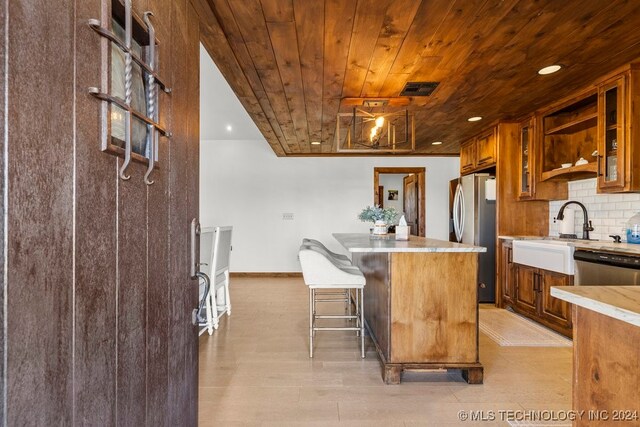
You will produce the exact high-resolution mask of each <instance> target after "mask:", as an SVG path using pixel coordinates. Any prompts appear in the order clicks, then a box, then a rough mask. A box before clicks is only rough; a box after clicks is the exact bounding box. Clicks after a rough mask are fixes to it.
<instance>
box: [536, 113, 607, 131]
mask: <svg viewBox="0 0 640 427" xmlns="http://www.w3.org/2000/svg"><path fill="white" fill-rule="evenodd" d="M597 120H598V113H597V112H595V113H589V114H585V115H584V116H580V117H578V118H576V119H574V120H571V121H570V122H567V123H563V124H561V125H559V126H555V127H552V128H551V129H548V130H546V131H545V133H544V134H545V135H558V134H568V133H576V132H579V131H581V130H585V129H588V128H591V127H594V126H596V124H597Z"/></svg>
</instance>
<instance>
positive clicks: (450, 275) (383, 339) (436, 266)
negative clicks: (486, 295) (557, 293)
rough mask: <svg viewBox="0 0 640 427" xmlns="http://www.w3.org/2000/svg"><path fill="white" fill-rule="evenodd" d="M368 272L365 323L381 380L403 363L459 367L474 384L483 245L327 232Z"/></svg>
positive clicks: (396, 377) (479, 373) (479, 371)
mask: <svg viewBox="0 0 640 427" xmlns="http://www.w3.org/2000/svg"><path fill="white" fill-rule="evenodd" d="M333 236H334V237H335V238H336V239H337V240H338V242H340V244H342V246H344V247H345V248H346V249H347V250H348V251H349V252H350V253H351V255H352V261H353V264H354V265H357V266H358V267H359V268H360V269H361V270H362V273H363V274H364V275H365V277H366V279H367V284H366V286H365V291H364V317H365V326H366V328H367V331H368V332H369V334H370V335H371V339H372V340H373V343H374V344H375V346H376V350H377V352H378V356H379V357H380V361H381V364H382V372H383V373H382V376H383V379H384V381H385V383H387V384H399V383H400V380H401V375H402V372H403V371H405V370H427V369H460V370H462V376H463V378H464V379H465V380H466V381H467V382H468V383H470V384H481V383H482V380H483V367H482V364H481V363H480V360H479V354H478V297H477V283H478V281H477V272H478V253H479V252H485V251H486V248H482V247H478V246H470V245H464V244H459V243H452V242H447V241H444V240H437V239H428V238H424V237H415V236H410V240H408V241H401V240H395V239H394V237H395V236H394V235H393V234H391V235H389V236H388V237H387V238H377V237H376V238H371V237H370V236H369V235H368V234H342V233H336V234H334V235H333Z"/></svg>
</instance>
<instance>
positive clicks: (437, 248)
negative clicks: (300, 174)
mask: <svg viewBox="0 0 640 427" xmlns="http://www.w3.org/2000/svg"><path fill="white" fill-rule="evenodd" d="M333 237H335V238H336V240H337V241H338V242H340V244H341V245H342V246H344V247H345V248H346V249H347V250H348V251H349V252H383V253H384V252H486V251H487V248H483V247H481V246H471V245H464V244H461V243H454V242H448V241H446V240H438V239H428V238H425V237H416V236H410V237H409V240H395V235H394V234H389V235H388V238H386V239H380V238H371V237H370V236H369V234H352V233H334V234H333Z"/></svg>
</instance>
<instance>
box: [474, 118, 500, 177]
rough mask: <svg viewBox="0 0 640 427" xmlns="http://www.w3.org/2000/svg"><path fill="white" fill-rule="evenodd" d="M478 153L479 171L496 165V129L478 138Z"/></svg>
mask: <svg viewBox="0 0 640 427" xmlns="http://www.w3.org/2000/svg"><path fill="white" fill-rule="evenodd" d="M476 151H477V154H476V158H477V159H478V161H477V168H478V169H483V168H485V167H489V166H492V165H495V164H496V129H495V128H494V127H492V128H491V130H489V131H487V132H485V133H483V134H481V135H480V136H478V137H477V138H476Z"/></svg>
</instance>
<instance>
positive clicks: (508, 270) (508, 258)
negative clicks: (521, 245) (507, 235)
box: [500, 242, 515, 304]
mask: <svg viewBox="0 0 640 427" xmlns="http://www.w3.org/2000/svg"><path fill="white" fill-rule="evenodd" d="M513 270H514V268H513V249H512V246H511V242H509V243H507V242H504V243H503V244H502V257H501V264H500V279H501V280H500V286H501V290H502V302H503V303H508V304H512V303H513V302H514V296H515V295H514V294H515V283H514V282H515V278H514V277H513Z"/></svg>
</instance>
